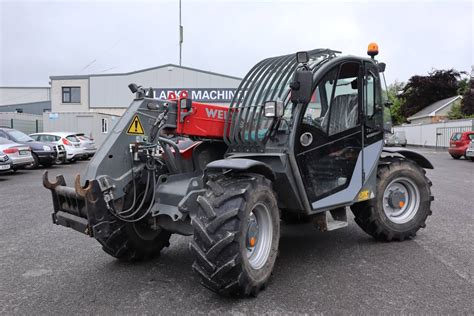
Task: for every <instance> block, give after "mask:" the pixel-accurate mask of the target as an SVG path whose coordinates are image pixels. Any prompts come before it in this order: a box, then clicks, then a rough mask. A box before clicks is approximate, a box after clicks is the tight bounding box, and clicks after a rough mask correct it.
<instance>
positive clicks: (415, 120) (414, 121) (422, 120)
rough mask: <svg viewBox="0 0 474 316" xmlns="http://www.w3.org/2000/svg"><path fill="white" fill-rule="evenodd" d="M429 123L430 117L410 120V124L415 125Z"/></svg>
mask: <svg viewBox="0 0 474 316" xmlns="http://www.w3.org/2000/svg"><path fill="white" fill-rule="evenodd" d="M429 123H432V122H431V117H423V118H419V119H413V120H411V124H413V125H416V124H429Z"/></svg>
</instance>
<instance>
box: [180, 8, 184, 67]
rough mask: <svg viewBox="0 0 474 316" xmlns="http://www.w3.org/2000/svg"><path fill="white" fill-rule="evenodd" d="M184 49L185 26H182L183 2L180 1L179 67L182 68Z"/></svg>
mask: <svg viewBox="0 0 474 316" xmlns="http://www.w3.org/2000/svg"><path fill="white" fill-rule="evenodd" d="M182 49H183V26H182V25H181V0H179V65H180V66H181V58H182V57H181V56H182V52H181V51H182Z"/></svg>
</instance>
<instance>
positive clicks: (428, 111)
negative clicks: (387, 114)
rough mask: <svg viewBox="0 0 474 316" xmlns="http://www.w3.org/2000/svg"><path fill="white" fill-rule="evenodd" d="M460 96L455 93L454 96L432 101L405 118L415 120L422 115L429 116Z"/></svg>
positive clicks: (422, 116)
mask: <svg viewBox="0 0 474 316" xmlns="http://www.w3.org/2000/svg"><path fill="white" fill-rule="evenodd" d="M461 98H462V97H461V96H460V95H456V96H454V97H449V98H446V99H443V100H439V101H436V102H435V103H432V104H430V105H428V106H427V107H425V108H423V109H422V110H421V111H419V112H417V113H415V114H413V115H412V116H410V117H409V118H407V120H408V121H411V120H416V119H420V118H424V117H431V116H436V112H438V111H440V110H442V109H444V108H445V107H447V106H448V105H450V104H452V103H453V102H454V101H456V100H458V99H461Z"/></svg>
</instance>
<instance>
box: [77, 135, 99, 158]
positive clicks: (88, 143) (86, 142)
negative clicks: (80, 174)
mask: <svg viewBox="0 0 474 316" xmlns="http://www.w3.org/2000/svg"><path fill="white" fill-rule="evenodd" d="M75 135H76V138H77V139H78V140H79V142H80V143H81V148H82V149H84V151H85V152H86V153H87V158H90V157H92V156H94V154H95V152H96V151H97V147H96V146H95V142H94V140H93V139H92V138H90V137H87V136H86V135H84V133H77V134H75Z"/></svg>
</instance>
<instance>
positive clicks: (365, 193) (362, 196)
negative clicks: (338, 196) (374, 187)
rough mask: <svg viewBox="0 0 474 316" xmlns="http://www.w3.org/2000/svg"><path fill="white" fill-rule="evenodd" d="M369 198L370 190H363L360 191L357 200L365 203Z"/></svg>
mask: <svg viewBox="0 0 474 316" xmlns="http://www.w3.org/2000/svg"><path fill="white" fill-rule="evenodd" d="M369 196H370V192H369V190H363V191H360V193H359V196H358V197H357V200H358V201H365V200H368V199H369Z"/></svg>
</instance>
